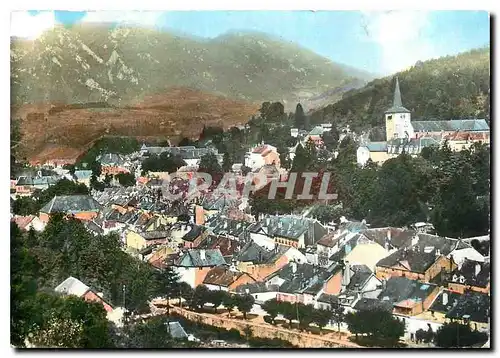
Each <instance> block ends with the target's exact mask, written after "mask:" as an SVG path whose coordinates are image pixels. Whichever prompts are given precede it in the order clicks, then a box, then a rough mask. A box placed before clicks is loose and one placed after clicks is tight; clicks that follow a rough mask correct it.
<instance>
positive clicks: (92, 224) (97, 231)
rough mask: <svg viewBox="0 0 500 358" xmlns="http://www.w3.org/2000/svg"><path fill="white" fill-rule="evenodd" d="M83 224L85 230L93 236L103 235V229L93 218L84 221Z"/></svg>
mask: <svg viewBox="0 0 500 358" xmlns="http://www.w3.org/2000/svg"><path fill="white" fill-rule="evenodd" d="M83 226H85V228H86V229H87V231H88V232H90V233H91V234H92V235H94V236H97V235H105V230H104V229H103V228H102V226H101V225H99V224H98V223H97V222H96V221H95V220H94V219H93V220H87V221H84V222H83Z"/></svg>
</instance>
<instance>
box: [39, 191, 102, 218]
mask: <svg viewBox="0 0 500 358" xmlns="http://www.w3.org/2000/svg"><path fill="white" fill-rule="evenodd" d="M100 210H101V205H100V204H99V203H98V202H97V201H96V200H94V198H92V197H91V196H89V195H61V196H57V195H56V196H54V197H53V198H52V200H51V201H49V202H48V203H47V204H45V206H44V207H43V208H41V209H40V220H41V221H43V222H45V223H46V222H48V221H49V218H50V215H52V214H54V213H63V214H66V215H68V216H71V217H74V218H76V219H79V220H92V219H93V218H95V217H96V216H97V215H98V214H99V211H100Z"/></svg>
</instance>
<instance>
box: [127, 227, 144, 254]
mask: <svg viewBox="0 0 500 358" xmlns="http://www.w3.org/2000/svg"><path fill="white" fill-rule="evenodd" d="M126 244H127V246H128V247H130V248H132V249H136V250H141V249H142V248H143V247H145V246H146V240H144V238H143V237H142V236H141V235H139V234H138V233H136V232H135V231H132V230H129V231H127V234H126Z"/></svg>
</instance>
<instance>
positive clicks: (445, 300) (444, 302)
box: [443, 292, 448, 306]
mask: <svg viewBox="0 0 500 358" xmlns="http://www.w3.org/2000/svg"><path fill="white" fill-rule="evenodd" d="M447 304H448V292H443V306H446V305H447Z"/></svg>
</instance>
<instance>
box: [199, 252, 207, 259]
mask: <svg viewBox="0 0 500 358" xmlns="http://www.w3.org/2000/svg"><path fill="white" fill-rule="evenodd" d="M205 258H206V256H205V250H200V259H202V260H205Z"/></svg>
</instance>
